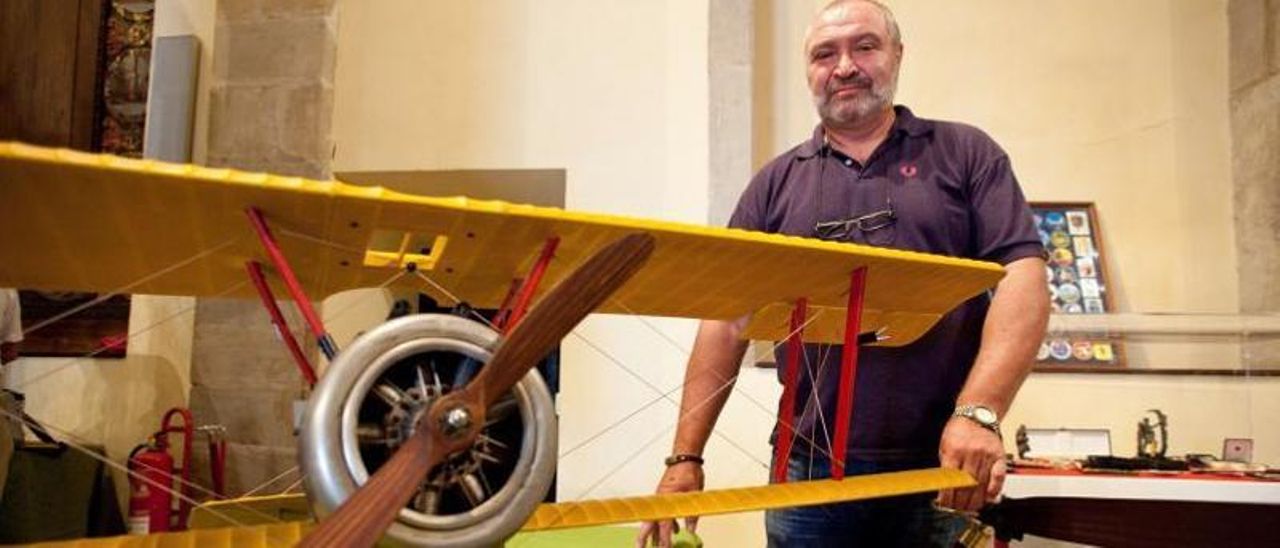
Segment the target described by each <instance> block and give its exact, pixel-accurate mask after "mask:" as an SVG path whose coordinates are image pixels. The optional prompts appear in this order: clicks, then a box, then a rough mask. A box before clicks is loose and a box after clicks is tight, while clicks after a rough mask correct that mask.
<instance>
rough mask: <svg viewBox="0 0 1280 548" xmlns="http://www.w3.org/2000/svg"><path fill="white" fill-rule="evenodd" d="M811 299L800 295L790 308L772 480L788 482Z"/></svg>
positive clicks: (774, 481)
mask: <svg viewBox="0 0 1280 548" xmlns="http://www.w3.org/2000/svg"><path fill="white" fill-rule="evenodd" d="M807 308H808V300H807V299H804V298H801V299H799V300H797V301H796V307H795V308H794V309H792V310H791V334H790V335H789V336H788V337H787V363H786V364H785V365H784V367H785V369H783V370H782V402H781V403H780V404H778V407H779V409H778V425H777V428H775V430H776V432H777V439H776V441H774V445H773V483H786V482H787V465H788V462H789V461H790V460H791V446H792V444H793V443H794V442H795V438H796V434H797V432H796V427H795V418H796V382H797V381H798V379H799V377H800V354H801V353H802V352H804V320H805V314H806V309H807Z"/></svg>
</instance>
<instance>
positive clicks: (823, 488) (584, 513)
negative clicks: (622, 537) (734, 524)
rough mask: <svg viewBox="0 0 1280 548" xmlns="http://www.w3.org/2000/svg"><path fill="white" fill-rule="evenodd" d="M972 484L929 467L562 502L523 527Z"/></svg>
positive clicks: (699, 512)
mask: <svg viewBox="0 0 1280 548" xmlns="http://www.w3.org/2000/svg"><path fill="white" fill-rule="evenodd" d="M974 484H975V483H974V481H973V478H972V477H970V476H969V475H968V474H966V473H964V472H961V471H959V470H952V469H946V468H929V469H925V470H910V471H906V472H889V473H885V474H872V475H866V476H855V477H848V478H845V479H843V480H832V479H826V480H815V481H797V482H792V483H784V484H775V485H762V486H759V487H741V488H736V489H717V490H711V491H702V492H697V493H674V494H665V495H650V496H646V497H631V498H619V499H600V500H588V501H582V502H562V503H556V504H543V505H541V506H539V507H538V509H537V510H535V511H534V513H533V516H531V517H530V518H529V521H528V522H526V523H525V525H524V528H522V529H521V530H522V531H538V530H545V529H564V528H568V527H588V526H592V525H607V524H610V523H627V522H633V521H653V520H663V519H673V518H679V517H685V516H710V515H715V514H731V513H734V512H750V511H756V510H769V509H773V508H790V507H795V506H812V505H815V504H826V503H830V502H845V501H853V500H866V499H874V498H880V497H891V496H896V495H909V494H912V493H926V492H930V491H937V490H939V489H952V488H956V487H969V486H972V485H974Z"/></svg>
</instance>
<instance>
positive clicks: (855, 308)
mask: <svg viewBox="0 0 1280 548" xmlns="http://www.w3.org/2000/svg"><path fill="white" fill-rule="evenodd" d="M866 285H867V268H866V267H862V268H859V269H857V270H854V271H853V275H852V276H850V280H849V306H848V308H846V309H845V314H846V316H845V323H844V348H843V351H842V352H841V359H840V399H839V401H838V402H837V403H836V431H835V440H834V441H833V442H832V443H833V444H834V445H835V447H832V448H831V452H832V456H831V461H832V462H831V477H832V478H835V479H844V466H845V454H846V453H847V452H848V451H847V450H848V445H849V428H850V426H849V424H850V422H851V419H852V418H853V396H854V387H855V385H856V384H857V382H858V334H859V333H861V332H862V297H863V293H864V291H865V290H866Z"/></svg>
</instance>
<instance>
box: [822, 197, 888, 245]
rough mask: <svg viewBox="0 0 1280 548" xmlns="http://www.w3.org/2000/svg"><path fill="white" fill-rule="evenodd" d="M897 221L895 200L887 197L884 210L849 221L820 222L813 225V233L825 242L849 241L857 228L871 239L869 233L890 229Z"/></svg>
mask: <svg viewBox="0 0 1280 548" xmlns="http://www.w3.org/2000/svg"><path fill="white" fill-rule="evenodd" d="M897 221H898V216H897V215H895V214H894V212H893V198H890V197H885V205H884V209H880V210H876V211H872V212H871V213H867V214H864V215H858V216H857V217H850V218H848V219H840V220H836V221H823V222H819V223H817V224H815V225H813V232H814V234H815V235H817V236H818V237H819V238H821V239H823V240H848V239H849V235H850V233H851V232H852V231H853V230H854V229H855V228H856V229H857V230H859V231H860V232H862V234H863V235H864V236H867V238H866V239H870V237H869V236H870V234H869V233H871V232H875V231H877V230H884V229H886V228H889V227H891V226H893V224H894V223H895V222H897Z"/></svg>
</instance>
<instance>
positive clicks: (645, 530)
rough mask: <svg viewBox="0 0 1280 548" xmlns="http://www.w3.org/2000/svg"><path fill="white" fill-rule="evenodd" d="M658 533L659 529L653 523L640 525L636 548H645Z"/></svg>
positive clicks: (648, 522)
mask: <svg viewBox="0 0 1280 548" xmlns="http://www.w3.org/2000/svg"><path fill="white" fill-rule="evenodd" d="M656 531H657V527H656V526H655V524H654V523H653V522H652V521H646V522H644V523H643V524H642V525H640V532H638V533H636V548H645V546H647V545H648V544H649V541H650V540H652V539H651V538H650V537H652V536H653V534H654V532H656Z"/></svg>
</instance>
